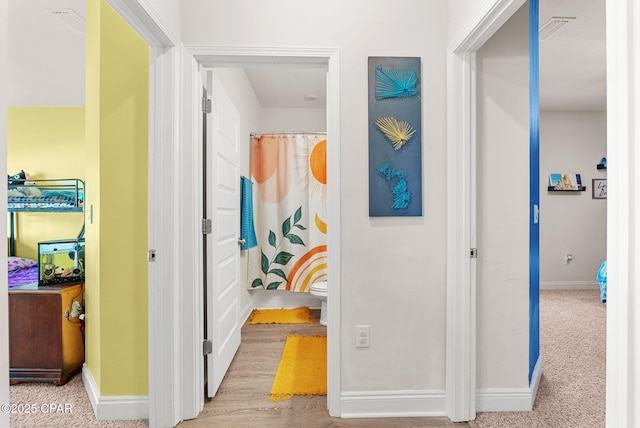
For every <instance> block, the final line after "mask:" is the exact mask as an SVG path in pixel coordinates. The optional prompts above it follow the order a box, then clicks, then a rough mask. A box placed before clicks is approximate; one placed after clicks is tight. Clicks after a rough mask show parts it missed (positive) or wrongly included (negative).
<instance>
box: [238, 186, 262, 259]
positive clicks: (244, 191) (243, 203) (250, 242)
mask: <svg viewBox="0 0 640 428" xmlns="http://www.w3.org/2000/svg"><path fill="white" fill-rule="evenodd" d="M240 239H244V243H242V244H240V249H241V250H248V249H249V248H253V247H257V246H258V240H257V239H256V230H255V227H254V226H253V183H252V182H251V180H249V179H248V178H247V177H240Z"/></svg>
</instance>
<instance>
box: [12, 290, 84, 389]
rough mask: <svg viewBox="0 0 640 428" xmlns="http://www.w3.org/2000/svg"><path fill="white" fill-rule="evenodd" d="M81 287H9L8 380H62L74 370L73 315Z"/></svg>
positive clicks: (77, 358) (77, 352)
mask: <svg viewBox="0 0 640 428" xmlns="http://www.w3.org/2000/svg"><path fill="white" fill-rule="evenodd" d="M83 293H84V284H82V283H81V284H65V285H56V286H46V287H37V286H31V287H27V288H23V287H16V288H12V289H10V290H9V381H10V383H18V382H24V381H38V382H49V381H50V382H53V383H55V384H58V385H63V384H65V383H67V382H68V381H69V379H70V377H71V376H72V375H74V374H75V373H77V372H78V371H79V370H80V368H81V367H82V364H83V363H84V338H83V334H84V331H83V329H81V328H80V326H79V322H80V320H79V317H78V315H79V314H80V313H81V311H82V310H84V300H83ZM74 302H76V303H75V304H74ZM78 309H79V310H80V311H78Z"/></svg>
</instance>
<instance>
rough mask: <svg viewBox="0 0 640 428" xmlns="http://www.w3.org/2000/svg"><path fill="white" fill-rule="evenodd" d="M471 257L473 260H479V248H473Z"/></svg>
mask: <svg viewBox="0 0 640 428" xmlns="http://www.w3.org/2000/svg"><path fill="white" fill-rule="evenodd" d="M469 255H470V256H471V258H472V259H477V258H478V249H477V248H472V249H471V252H470V254H469Z"/></svg>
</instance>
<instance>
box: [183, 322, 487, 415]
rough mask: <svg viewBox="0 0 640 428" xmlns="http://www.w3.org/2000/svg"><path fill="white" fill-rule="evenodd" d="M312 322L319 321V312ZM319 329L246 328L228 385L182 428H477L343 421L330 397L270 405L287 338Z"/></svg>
mask: <svg viewBox="0 0 640 428" xmlns="http://www.w3.org/2000/svg"><path fill="white" fill-rule="evenodd" d="M314 316H315V317H316V319H318V316H319V312H318V311H315V312H314ZM326 331H327V330H326V327H325V326H323V325H321V324H319V323H317V322H316V323H314V324H269V325H261V324H257V325H245V326H243V328H242V344H241V345H240V348H239V349H238V353H237V354H236V356H235V358H234V360H233V362H232V363H231V366H230V368H229V371H228V372H227V375H226V376H225V379H224V380H223V381H222V384H221V385H220V388H219V390H218V392H217V394H216V396H215V398H213V399H212V400H209V401H207V402H205V405H204V409H203V411H202V412H201V413H200V415H199V416H198V418H197V419H194V420H189V421H184V422H181V423H180V424H178V428H187V427H196V428H197V427H214V426H215V427H225V428H226V427H234V428H235V427H253V428H269V427H278V428H281V427H296V428H302V427H304V428H316V427H317V428H322V427H363V428H364V427H367V428H370V427H385V428H393V427H402V428H413V427H459V428H465V427H476V426H477V425H476V424H475V423H474V422H471V423H453V422H451V421H450V420H449V419H448V418H446V417H436V418H393V419H387V418H385V419H341V418H334V417H331V416H329V412H328V411H327V397H326V396H314V397H312V398H308V397H293V398H292V399H290V400H285V401H278V402H271V401H269V392H270V391H271V384H272V383H273V379H274V376H275V374H276V370H277V368H278V364H279V363H280V357H281V356H282V350H283V349H284V344H285V341H286V337H285V336H286V335H288V334H297V335H313V334H326Z"/></svg>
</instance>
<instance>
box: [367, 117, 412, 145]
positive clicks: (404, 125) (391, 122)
mask: <svg viewBox="0 0 640 428" xmlns="http://www.w3.org/2000/svg"><path fill="white" fill-rule="evenodd" d="M376 126H377V127H378V129H380V131H382V133H383V134H384V135H385V136H386V137H387V139H388V140H389V141H391V144H393V149H394V150H400V149H401V148H402V146H404V145H405V144H406V143H407V142H408V141H409V140H410V139H411V137H412V136H413V134H415V132H416V130H415V129H413V126H411V124H409V122H407V121H405V120H398V119H396V118H395V117H379V118H378V119H376Z"/></svg>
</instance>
